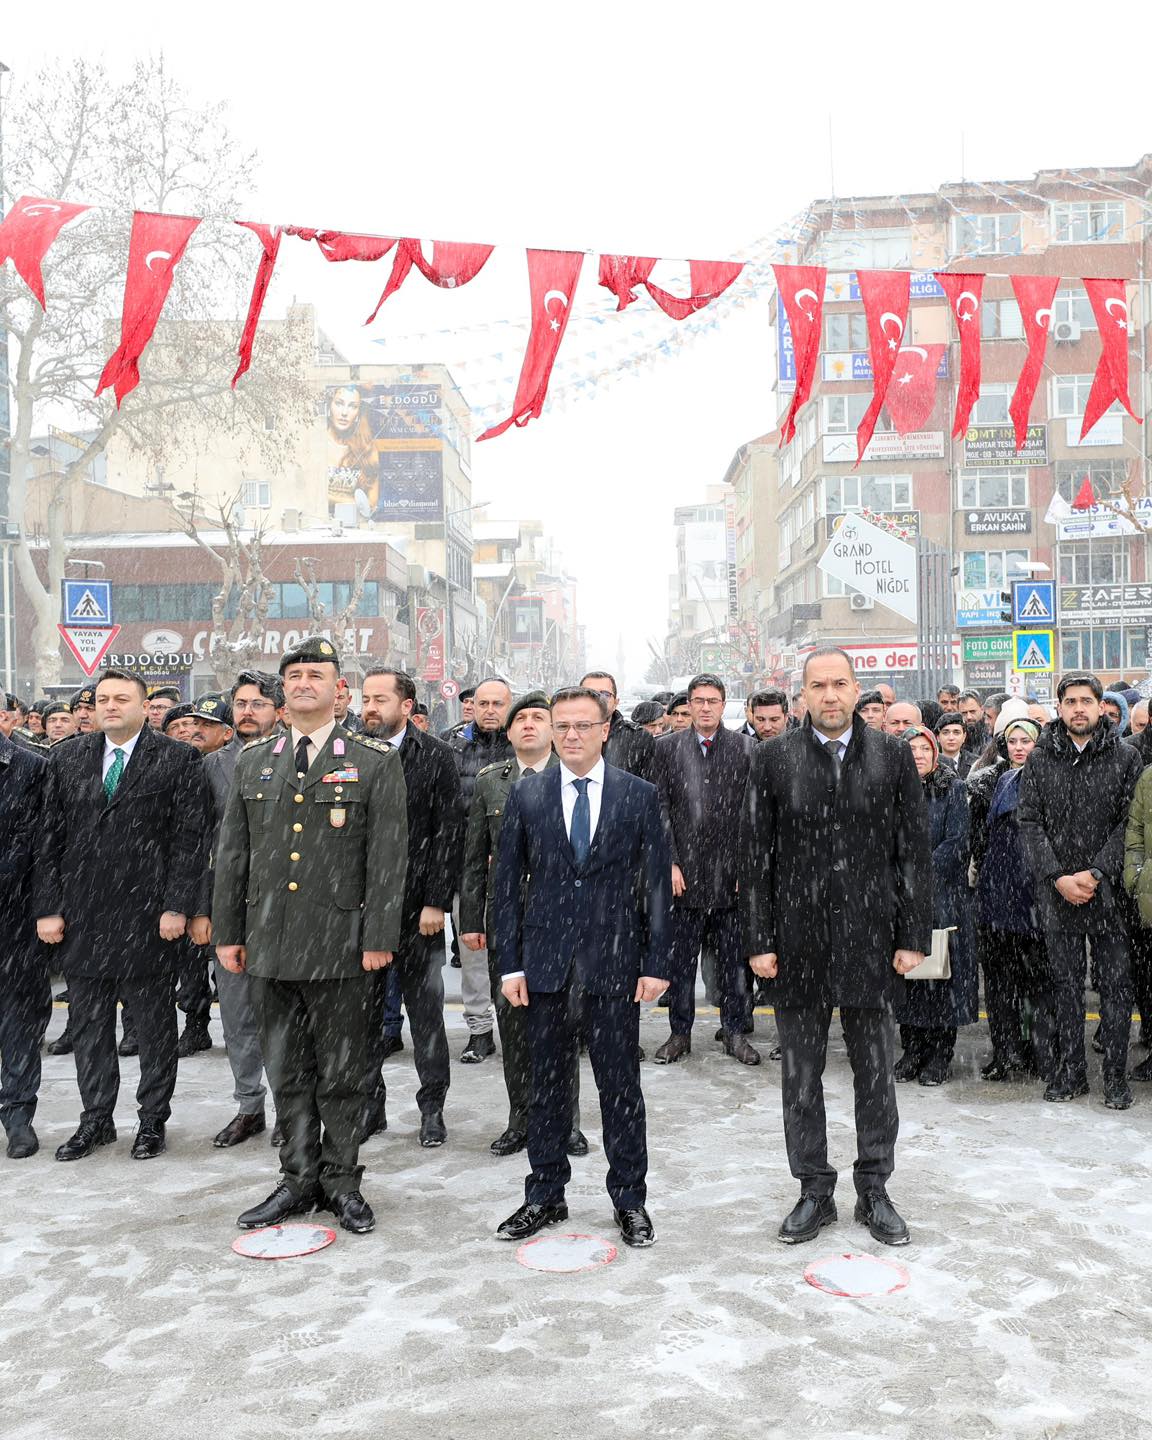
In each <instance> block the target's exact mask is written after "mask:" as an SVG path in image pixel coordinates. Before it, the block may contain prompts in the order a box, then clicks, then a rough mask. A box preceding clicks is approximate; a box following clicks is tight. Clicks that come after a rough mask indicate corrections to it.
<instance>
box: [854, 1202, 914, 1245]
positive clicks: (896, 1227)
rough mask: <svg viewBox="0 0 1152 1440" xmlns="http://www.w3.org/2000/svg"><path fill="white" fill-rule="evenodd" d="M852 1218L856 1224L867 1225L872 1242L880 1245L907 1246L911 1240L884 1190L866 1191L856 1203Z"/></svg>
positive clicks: (906, 1228) (905, 1226) (906, 1227)
mask: <svg viewBox="0 0 1152 1440" xmlns="http://www.w3.org/2000/svg"><path fill="white" fill-rule="evenodd" d="M854 1218H855V1219H856V1221H857V1223H858V1224H860V1225H867V1226H868V1233H869V1234H870V1235H871V1236H872V1238H873V1240H879V1241H880V1243H881V1244H882V1245H907V1244H908V1241H909V1240H910V1239H911V1238H912V1237H911V1236H910V1235H909V1234H908V1226H907V1225H905V1223H904V1221H903V1220H902V1219H901V1218H900V1215H899V1214H898V1213H897V1210H896V1207H895V1205H893V1204H892V1202H891V1200H889V1199H888V1194H887V1192H886V1191H884V1190H866V1191H865V1192H864V1194H863V1195H861V1196H860V1197H859V1198H858V1199H857V1201H856V1213H855V1217H854Z"/></svg>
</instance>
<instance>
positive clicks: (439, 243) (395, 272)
mask: <svg viewBox="0 0 1152 1440" xmlns="http://www.w3.org/2000/svg"><path fill="white" fill-rule="evenodd" d="M493 249H494V247H493V246H492V245H458V244H455V243H454V242H453V241H443V240H433V242H432V259H431V260H428V259H427V258H426V257H425V255H424V251H423V250H422V249H421V248H420V241H419V240H401V241H400V243H399V245H398V246H397V249H396V258H395V259H394V260H393V261H392V274H391V275H390V276H389V277H388V284H387V285H386V286H385V287H384V293H383V295H381V296H380V299H379V300H377V302H376V309H375V310H373V311H372V314H371V315H369V317H368V319H367V320H365V322H364V323H365V325H371V323H372V322H373V320H375V319H376V316H377V315H379V313H380V306H381V305H383V304H384V302H385V300H387V299H388V297H389V296H390V295H395V293H396V291H397V290H399V289H400V286H401V285H403V283H404V281H405V280H407V278H408V272H409V271H410V270H411V269H412V266H413V265H415V266H416V268H417V270H419V271H420V273H421V275H423V276H424V278H425V280H430V281H431V282H432V284H433V285H439V286H440V287H441V288H442V289H444V290H455V289H457V288H458V287H459V286H460V285H467V284H468V282H469V280H474V279H475V278H476V276H477V275H478V274H479V273H480V271H481V270H482V269H483V268H484V266H485V265H486V264H487V263H488V257H489V255H491V254H492V251H493Z"/></svg>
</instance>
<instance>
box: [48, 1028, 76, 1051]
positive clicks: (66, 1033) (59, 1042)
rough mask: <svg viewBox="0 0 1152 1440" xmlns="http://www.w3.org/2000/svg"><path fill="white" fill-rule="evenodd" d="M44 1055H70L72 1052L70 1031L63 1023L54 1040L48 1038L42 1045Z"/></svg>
mask: <svg viewBox="0 0 1152 1440" xmlns="http://www.w3.org/2000/svg"><path fill="white" fill-rule="evenodd" d="M44 1053H45V1054H46V1055H71V1054H72V1033H71V1031H70V1030H69V1028H68V1026H67V1025H65V1026H64V1029H63V1030H61V1032H60V1034H59V1035H57V1037H56V1039H55V1040H49V1042H48V1044H47V1045H45V1047H44Z"/></svg>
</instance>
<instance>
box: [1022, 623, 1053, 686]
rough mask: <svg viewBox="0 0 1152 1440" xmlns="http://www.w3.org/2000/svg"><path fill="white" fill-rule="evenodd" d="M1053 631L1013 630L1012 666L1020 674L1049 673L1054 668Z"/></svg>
mask: <svg viewBox="0 0 1152 1440" xmlns="http://www.w3.org/2000/svg"><path fill="white" fill-rule="evenodd" d="M1052 641H1053V632H1052V631H1051V630H1013V632H1012V668H1013V670H1015V671H1017V673H1019V674H1024V675H1027V674H1028V673H1029V672H1032V673H1033V674H1036V673H1038V672H1039V673H1043V674H1047V673H1048V672H1049V671H1051V670H1052V668H1053V666H1052V653H1053V644H1052Z"/></svg>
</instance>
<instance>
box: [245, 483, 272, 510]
mask: <svg viewBox="0 0 1152 1440" xmlns="http://www.w3.org/2000/svg"><path fill="white" fill-rule="evenodd" d="M240 503H241V505H243V506H244V507H245V509H249V510H267V509H268V507H269V506H270V505H271V504H272V486H271V485H270V484H269V482H268V481H267V480H245V481H244V483H243V484H242V485H241V487H240Z"/></svg>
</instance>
